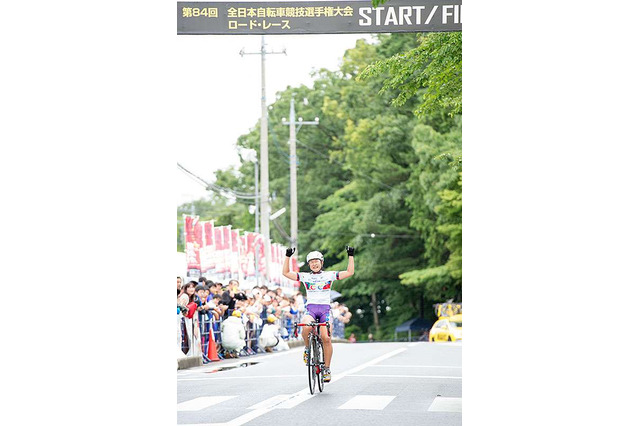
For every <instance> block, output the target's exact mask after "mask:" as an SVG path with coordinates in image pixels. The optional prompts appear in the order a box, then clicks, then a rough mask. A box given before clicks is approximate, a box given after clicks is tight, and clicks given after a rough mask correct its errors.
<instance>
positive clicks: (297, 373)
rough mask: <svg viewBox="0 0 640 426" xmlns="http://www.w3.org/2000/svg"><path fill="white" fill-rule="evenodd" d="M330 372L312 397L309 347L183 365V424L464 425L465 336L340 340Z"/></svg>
mask: <svg viewBox="0 0 640 426" xmlns="http://www.w3.org/2000/svg"><path fill="white" fill-rule="evenodd" d="M242 363H245V365H244V366H242V365H240V364H242ZM246 363H252V364H251V365H246ZM331 372H332V381H331V382H330V383H327V384H326V385H325V388H324V392H322V393H318V390H317V388H316V391H315V393H314V395H313V396H311V395H310V393H309V386H308V384H307V373H306V367H305V365H304V363H303V361H302V347H298V348H294V349H292V350H290V351H287V352H280V353H272V354H264V355H258V356H252V357H244V358H239V359H233V360H223V361H221V362H216V363H211V364H208V365H205V366H202V367H195V368H191V369H188V370H179V371H178V379H177V380H178V386H177V388H178V401H177V402H178V406H177V409H178V412H177V424H179V425H191V424H193V425H196V424H197V425H226V426H240V425H249V426H253V425H256V426H257V425H264V424H279V425H282V424H292V425H293V424H296V425H297V424H304V425H306V426H315V425H322V426H328V425H334V424H340V425H367V426H375V425H385V426H386V425H390V424H391V425H395V424H407V425H414V424H419V425H446V426H451V425H461V424H462V344H461V343H460V342H454V343H427V342H414V343H354V344H349V343H334V355H333V360H332V366H331Z"/></svg>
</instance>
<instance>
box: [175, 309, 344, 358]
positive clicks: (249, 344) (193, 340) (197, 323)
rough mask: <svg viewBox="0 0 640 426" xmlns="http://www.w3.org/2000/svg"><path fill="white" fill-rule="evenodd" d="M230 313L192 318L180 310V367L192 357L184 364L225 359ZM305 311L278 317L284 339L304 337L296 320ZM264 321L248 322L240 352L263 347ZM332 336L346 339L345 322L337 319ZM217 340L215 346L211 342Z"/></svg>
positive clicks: (288, 340)
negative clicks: (225, 323) (296, 328)
mask: <svg viewBox="0 0 640 426" xmlns="http://www.w3.org/2000/svg"><path fill="white" fill-rule="evenodd" d="M226 317H227V316H226V315H225V316H224V317H221V318H220V319H218V320H216V319H215V318H214V317H211V318H209V317H208V316H207V315H206V314H196V315H194V316H193V317H192V318H187V317H186V316H184V315H182V313H178V315H177V321H178V322H177V330H178V332H177V338H178V368H181V362H180V360H181V359H182V360H186V359H190V360H191V362H190V363H185V362H183V363H182V365H183V367H182V368H189V367H192V366H196V365H201V364H202V363H207V362H210V361H217V360H218V359H222V358H223V357H224V356H225V354H226V352H225V350H224V348H223V347H222V334H221V324H222V321H224V320H225V319H226ZM301 320H302V313H298V314H296V315H295V316H294V317H293V318H289V317H286V316H284V315H282V316H281V317H280V318H278V319H277V321H276V324H277V325H278V326H279V329H280V336H281V338H282V340H284V341H285V342H287V343H290V342H292V341H296V340H297V341H300V340H302V335H301V334H300V335H299V336H298V337H297V338H296V337H294V324H295V323H296V322H301ZM262 321H263V322H262V324H261V325H258V324H257V323H252V322H247V323H246V324H245V332H246V333H245V335H246V337H245V347H244V348H243V350H242V351H241V352H240V356H250V355H254V354H256V353H258V352H260V351H259V349H258V339H259V337H260V333H261V332H262V325H263V324H265V323H266V318H262ZM333 324H334V327H332V337H334V338H339V339H344V324H343V323H341V322H339V321H337V320H335V319H333ZM213 342H215V348H214V347H213V346H212V347H211V348H210V346H211V345H212V344H213Z"/></svg>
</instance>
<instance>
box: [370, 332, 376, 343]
mask: <svg viewBox="0 0 640 426" xmlns="http://www.w3.org/2000/svg"><path fill="white" fill-rule="evenodd" d="M369 341H370V342H375V339H374V338H373V334H372V333H369Z"/></svg>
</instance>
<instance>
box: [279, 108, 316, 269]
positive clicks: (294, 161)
mask: <svg viewBox="0 0 640 426" xmlns="http://www.w3.org/2000/svg"><path fill="white" fill-rule="evenodd" d="M295 120H296V108H295V100H294V98H293V96H292V97H291V105H290V107H289V121H288V122H286V121H285V119H284V118H283V119H282V124H288V125H289V185H290V187H291V202H290V204H291V247H296V248H297V247H298V157H297V155H296V134H297V133H298V130H300V127H302V126H303V125H312V126H317V125H318V124H319V123H320V120H319V119H318V117H316V119H315V121H302V118H299V119H298V122H297V123H296V121H295ZM296 124H298V129H296ZM296 253H298V252H296ZM296 253H294V256H296V258H297V255H296Z"/></svg>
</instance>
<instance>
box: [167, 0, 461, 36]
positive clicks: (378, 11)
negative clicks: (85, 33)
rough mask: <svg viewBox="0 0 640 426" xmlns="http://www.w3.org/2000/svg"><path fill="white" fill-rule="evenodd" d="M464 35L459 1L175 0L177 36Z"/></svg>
mask: <svg viewBox="0 0 640 426" xmlns="http://www.w3.org/2000/svg"><path fill="white" fill-rule="evenodd" d="M434 31H462V0H389V1H388V2H387V3H385V4H383V5H381V6H378V7H376V8H374V7H373V6H372V5H371V1H370V0H364V1H278V2H270V1H264V2H243V1H239V2H178V34H224V35H228V34H243V35H246V34H341V33H342V34H344V33H395V32H434Z"/></svg>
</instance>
